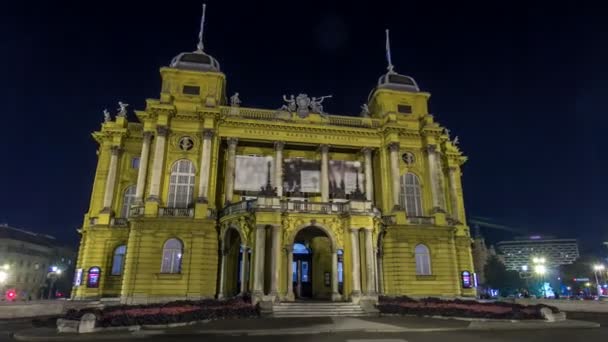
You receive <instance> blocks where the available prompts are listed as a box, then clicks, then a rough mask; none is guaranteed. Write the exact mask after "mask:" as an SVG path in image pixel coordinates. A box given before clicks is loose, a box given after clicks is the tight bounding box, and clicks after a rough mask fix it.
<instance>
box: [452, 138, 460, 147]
mask: <svg viewBox="0 0 608 342" xmlns="http://www.w3.org/2000/svg"><path fill="white" fill-rule="evenodd" d="M458 144H460V140H458V136H456V137H455V138H454V140H452V145H454V146H458Z"/></svg>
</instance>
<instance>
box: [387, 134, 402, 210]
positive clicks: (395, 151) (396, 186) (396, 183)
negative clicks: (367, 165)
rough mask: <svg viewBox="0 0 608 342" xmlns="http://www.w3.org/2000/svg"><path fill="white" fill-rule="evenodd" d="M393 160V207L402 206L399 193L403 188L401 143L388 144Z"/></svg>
mask: <svg viewBox="0 0 608 342" xmlns="http://www.w3.org/2000/svg"><path fill="white" fill-rule="evenodd" d="M388 148H389V150H390V151H391V153H390V160H391V180H392V184H393V186H392V192H393V208H400V206H399V193H400V188H401V182H400V180H399V143H397V142H392V143H390V144H389V145H388Z"/></svg>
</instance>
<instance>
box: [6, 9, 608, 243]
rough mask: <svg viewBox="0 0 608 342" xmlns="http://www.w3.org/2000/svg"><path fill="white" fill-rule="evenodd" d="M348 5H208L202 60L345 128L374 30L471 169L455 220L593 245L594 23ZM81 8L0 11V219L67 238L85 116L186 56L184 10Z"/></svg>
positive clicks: (86, 189)
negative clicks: (322, 107)
mask: <svg viewBox="0 0 608 342" xmlns="http://www.w3.org/2000/svg"><path fill="white" fill-rule="evenodd" d="M350 3H351V5H348V6H344V5H339V4H335V3H332V2H329V1H325V2H321V3H318V4H315V3H312V2H293V4H292V2H288V1H284V2H279V3H275V4H271V3H270V2H265V3H264V4H257V2H256V1H247V2H242V4H240V3H239V2H231V1H208V7H207V9H208V11H207V18H208V20H207V25H206V37H205V43H206V44H205V46H206V51H207V52H209V53H210V54H212V55H213V56H215V57H216V58H217V59H218V60H219V61H220V63H221V65H222V70H223V71H224V72H225V73H226V75H227V77H228V91H229V92H230V93H233V92H235V91H238V92H240V94H241V99H242V100H243V101H244V105H247V106H264V107H270V108H276V107H278V106H279V105H280V104H281V95H282V94H285V93H287V94H290V93H297V92H300V91H301V92H306V93H308V94H311V95H324V94H333V95H334V98H333V99H331V100H330V101H328V102H327V103H326V110H328V111H329V112H331V113H338V114H354V113H357V112H358V111H359V110H358V109H359V106H360V105H361V103H363V102H364V101H365V99H366V98H367V95H368V93H369V91H370V90H371V88H372V87H373V86H374V84H375V82H376V80H377V78H378V77H379V76H380V75H381V74H382V73H383V72H384V71H385V65H386V64H385V59H384V29H385V28H387V27H388V28H390V29H391V38H392V49H393V62H394V64H395V65H396V68H397V71H399V72H401V73H405V74H409V75H411V76H413V77H414V78H415V79H416V80H417V82H418V83H419V85H420V86H421V88H423V89H424V90H426V91H429V92H431V93H432V97H431V106H430V108H431V111H432V113H434V115H435V118H436V119H437V120H438V121H439V122H440V123H441V124H443V125H445V126H447V127H449V128H450V129H451V130H452V134H453V135H458V136H459V137H460V141H461V148H462V149H463V150H464V151H465V153H466V154H467V155H468V156H469V157H470V159H469V162H468V163H467V164H466V166H465V168H464V186H465V188H464V191H465V196H466V204H467V212H468V215H469V216H471V215H478V216H487V217H491V218H493V219H495V220H497V221H499V222H501V223H504V224H509V225H512V226H516V227H524V228H527V229H529V230H531V231H538V232H545V233H553V234H556V235H559V236H564V237H581V238H583V239H585V240H586V242H587V245H588V246H597V239H596V238H597V236H599V235H603V236H607V235H608V224H607V223H606V219H605V213H606V211H607V210H606V208H607V200H606V193H607V190H608V184H607V181H606V177H605V176H604V174H605V170H606V168H607V167H608V158H607V157H606V153H605V151H604V150H603V149H602V148H605V145H606V144H605V136H606V134H605V132H606V131H607V128H606V126H607V123H608V119H607V116H608V111H607V110H606V104H605V101H606V100H607V99H608V96H607V95H608V94H607V91H608V81H607V80H608V29H607V28H608V25H607V24H606V20H605V17H604V16H603V14H602V13H604V11H603V10H601V9H600V8H585V7H582V5H579V4H578V3H573V4H571V5H570V6H567V7H559V6H555V4H554V5H553V6H550V7H544V6H531V5H530V4H527V5H525V6H515V5H511V2H503V3H496V4H493V2H485V3H484V4H483V5H481V6H480V5H478V4H473V3H468V2H458V3H456V4H453V5H449V6H448V7H446V5H445V4H439V3H430V2H421V1H417V2H413V1H399V2H395V3H393V4H384V3H382V2H380V1H374V2H371V3H369V4H367V5H366V6H354V5H352V3H353V2H350ZM92 4H93V3H90V4H89V3H86V2H75V1H74V2H67V1H65V2H63V1H59V2H48V1H47V2H39V3H37V2H27V3H24V4H21V5H10V6H18V7H14V8H12V7H10V6H9V7H4V8H3V10H2V13H1V14H0V16H1V18H0V19H1V23H0V25H1V26H0V27H1V28H2V30H0V35H1V36H0V44H1V45H0V51H2V53H1V54H0V62H1V63H2V65H3V71H4V72H3V75H2V77H0V86H1V89H0V90H1V91H0V101H1V103H2V109H1V115H2V121H1V127H2V133H1V134H0V156H1V158H2V159H1V166H0V194H1V196H0V222H8V223H10V224H11V225H13V226H18V227H23V228H26V229H31V230H35V231H41V232H48V233H52V234H53V235H56V236H58V237H60V238H63V239H66V240H68V241H75V240H76V239H77V234H76V233H75V229H76V228H77V227H79V225H80V224H81V222H82V215H83V214H84V213H85V211H86V210H87V209H88V202H89V196H90V192H91V184H92V179H93V173H94V169H95V165H96V155H95V148H96V145H95V143H94V142H93V140H92V139H91V137H90V132H92V131H94V130H96V129H98V128H99V125H100V122H101V121H102V119H103V116H102V114H101V111H102V109H103V108H106V107H107V108H109V109H111V110H114V109H115V108H116V102H117V101H118V100H123V101H125V102H127V103H130V104H131V109H134V108H136V109H143V108H144V100H145V98H150V97H157V96H158V94H159V91H160V77H159V73H158V69H159V67H161V66H164V65H167V64H168V63H169V61H170V60H171V58H172V57H173V56H175V55H176V54H178V53H179V52H182V51H189V50H194V49H195V44H196V40H197V32H198V25H199V17H200V2H198V1H179V2H178V1H174V2H165V3H164V4H163V5H162V6H160V5H148V6H147V7H142V6H138V5H137V4H134V3H131V2H127V1H121V2H113V1H104V2H96V3H95V7H91V5H92ZM577 6H578V7H577ZM324 104H325V103H324ZM132 117H133V116H132Z"/></svg>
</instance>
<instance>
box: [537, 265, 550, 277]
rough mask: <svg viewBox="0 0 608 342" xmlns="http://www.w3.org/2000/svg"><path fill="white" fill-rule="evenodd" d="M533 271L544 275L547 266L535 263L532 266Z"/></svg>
mask: <svg viewBox="0 0 608 342" xmlns="http://www.w3.org/2000/svg"><path fill="white" fill-rule="evenodd" d="M534 272H536V274H538V275H541V276H542V275H545V273H547V267H545V265H536V266H534Z"/></svg>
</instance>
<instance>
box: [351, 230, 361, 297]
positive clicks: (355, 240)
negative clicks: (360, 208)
mask: <svg viewBox="0 0 608 342" xmlns="http://www.w3.org/2000/svg"><path fill="white" fill-rule="evenodd" d="M350 245H351V248H350V252H351V255H352V258H353V260H352V262H351V264H352V279H353V290H352V294H351V296H354V297H356V296H359V295H361V278H360V277H361V275H360V272H359V270H360V267H361V266H360V257H359V229H357V228H351V229H350Z"/></svg>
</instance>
